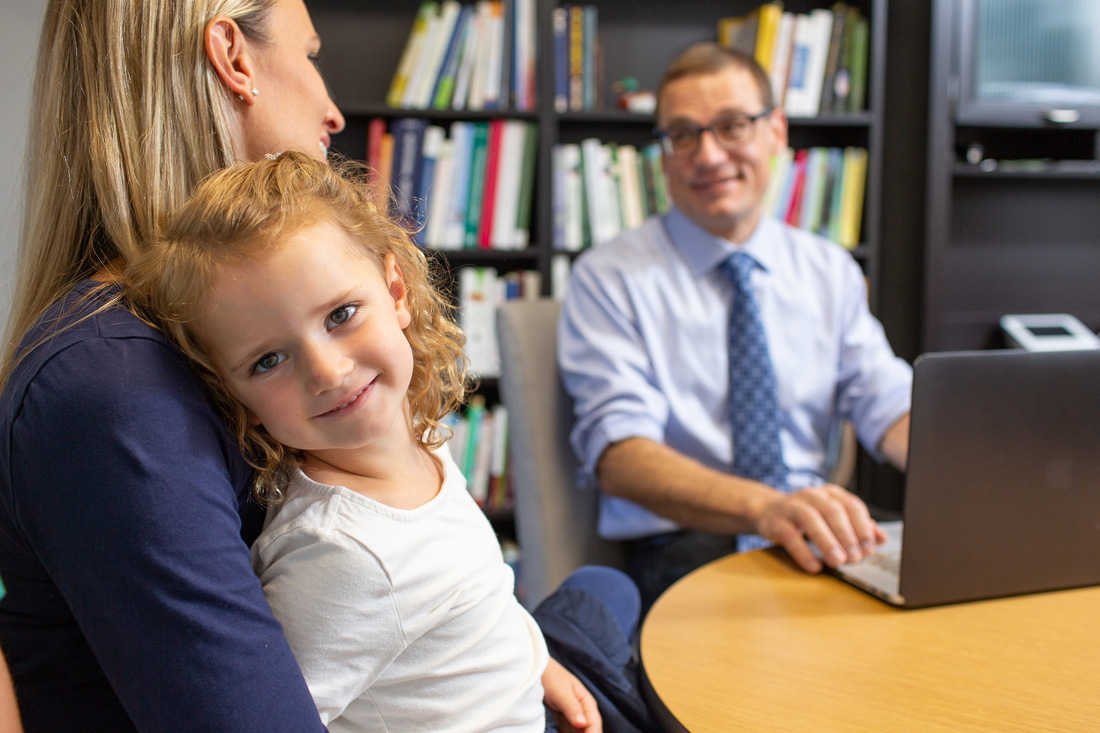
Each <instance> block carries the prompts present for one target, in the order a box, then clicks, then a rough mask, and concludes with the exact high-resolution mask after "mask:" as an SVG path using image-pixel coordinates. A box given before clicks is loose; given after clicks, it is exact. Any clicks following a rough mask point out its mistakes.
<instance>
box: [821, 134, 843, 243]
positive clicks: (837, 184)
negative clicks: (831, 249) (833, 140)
mask: <svg viewBox="0 0 1100 733" xmlns="http://www.w3.org/2000/svg"><path fill="white" fill-rule="evenodd" d="M843 178H844V151H843V150H841V149H840V148H829V163H828V166H827V171H826V178H825V181H826V183H825V195H824V197H823V198H824V205H823V208H822V213H821V223H820V224H819V225H818V227H817V230H816V231H817V233H818V234H820V235H821V236H823V237H825V238H826V239H831V240H833V241H834V242H835V241H836V234H837V232H838V231H839V228H838V224H839V222H838V221H837V220H838V219H839V218H840V204H841V201H842V196H841V194H842V193H843V188H844V181H843Z"/></svg>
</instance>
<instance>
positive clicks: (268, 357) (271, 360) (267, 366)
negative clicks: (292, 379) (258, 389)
mask: <svg viewBox="0 0 1100 733" xmlns="http://www.w3.org/2000/svg"><path fill="white" fill-rule="evenodd" d="M284 361H286V354H282V353H280V352H278V351H272V352H271V353H270V354H264V355H263V356H261V357H260V358H259V360H258V361H257V362H256V364H255V366H253V367H252V373H253V374H263V373H264V372H269V371H271V370H272V369H274V368H275V367H277V366H279V365H280V364H282V363H283V362H284Z"/></svg>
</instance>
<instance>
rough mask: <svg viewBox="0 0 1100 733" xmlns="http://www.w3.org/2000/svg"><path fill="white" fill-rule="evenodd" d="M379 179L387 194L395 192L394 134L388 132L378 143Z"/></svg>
mask: <svg viewBox="0 0 1100 733" xmlns="http://www.w3.org/2000/svg"><path fill="white" fill-rule="evenodd" d="M378 180H379V182H380V183H382V184H383V185H384V187H385V188H384V190H385V192H386V195H388V196H390V195H392V194H393V134H392V133H389V132H387V133H386V134H384V135H383V136H382V141H381V142H380V143H379V145H378Z"/></svg>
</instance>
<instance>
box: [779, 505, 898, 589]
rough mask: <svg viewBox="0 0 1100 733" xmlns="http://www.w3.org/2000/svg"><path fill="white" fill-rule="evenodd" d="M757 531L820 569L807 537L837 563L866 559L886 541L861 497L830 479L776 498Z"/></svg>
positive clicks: (809, 567) (810, 569) (810, 566)
mask: <svg viewBox="0 0 1100 733" xmlns="http://www.w3.org/2000/svg"><path fill="white" fill-rule="evenodd" d="M757 534H759V535H760V536H761V537H764V538H766V539H769V540H771V541H772V542H775V543H776V544H778V545H782V546H783V547H784V548H785V549H786V550H787V552H788V553H790V556H791V557H792V558H793V559H794V561H795V562H796V563H798V564H799V565H800V566H801V567H802V569H803V570H805V571H806V572H808V573H817V572H820V571H821V561H820V560H818V558H817V556H816V555H814V553H813V551H812V550H811V549H810V546H809V544H807V543H808V542H813V543H814V544H815V545H817V548H818V549H819V550H820V551H821V556H822V557H823V558H824V559H825V562H826V564H828V565H829V567H834V568H835V567H837V566H838V565H843V564H845V563H849V562H857V561H859V560H862V559H863V558H865V557H867V556H868V555H871V554H873V553H874V551H875V548H876V547H877V546H878V545H881V544H882V543H883V542H885V541H886V533H885V532H884V531H883V530H882V528H881V527H879V526H878V525H877V524H875V522H874V520H872V519H871V515H870V513H869V512H868V511H867V506H866V505H865V504H864V503H863V502H862V501H860V499H859V497H857V496H856V495H855V494H852V493H851V492H849V491H847V490H846V489H843V488H841V487H839V486H834V485H832V484H826V485H824V486H813V487H810V488H807V489H802V490H801V491H796V492H794V493H791V494H782V495H780V496H778V497H776V498H775V499H774V500H773V501H772V502H771V503H770V504H768V506H767V507H766V508H765V509H764V511H763V513H762V514H761V515H760V519H759V521H758V523H757Z"/></svg>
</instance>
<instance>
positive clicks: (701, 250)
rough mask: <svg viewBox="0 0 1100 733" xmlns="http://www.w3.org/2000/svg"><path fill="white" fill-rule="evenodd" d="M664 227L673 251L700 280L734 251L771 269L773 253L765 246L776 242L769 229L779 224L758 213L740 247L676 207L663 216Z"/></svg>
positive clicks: (762, 266) (763, 267) (766, 269)
mask: <svg viewBox="0 0 1100 733" xmlns="http://www.w3.org/2000/svg"><path fill="white" fill-rule="evenodd" d="M664 226H665V232H666V233H667V234H668V238H669V240H670V241H671V242H672V246H673V248H674V249H675V250H676V251H677V252H679V253H680V256H681V257H683V258H684V261H685V262H687V263H688V267H690V268H691V271H692V272H693V273H694V274H695V276H696V277H702V276H704V275H706V274H707V273H709V272H710V271H711V270H714V269H716V268H718V266H719V265H721V264H722V263H723V262H725V261H726V260H727V259H729V256H730V255H731V254H733V253H734V252H745V253H746V254H748V255H749V256H751V257H752V258H753V259H754V260H756V262H757V263H758V264H759V265H760V267H761V268H762V269H764V270H765V271H769V270H771V263H772V260H773V259H774V252H773V251H772V249H773V248H772V247H770V246H768V243H769V242H774V241H775V239H774V237H773V235H772V230H773V227H776V226H778V224H777V223H776V222H775V221H774V220H773V219H772V218H771V217H769V216H765V215H764V214H761V215H760V221H759V222H758V223H757V225H756V229H754V230H753V232H752V234H750V235H749V238H748V239H746V240H745V241H744V242H743V243H742V244H740V245H737V244H733V243H732V242H730V241H729V240H728V239H723V238H722V237H718V236H715V235H713V234H711V233H710V232H708V231H707V230H705V229H703V228H702V227H700V226H699V225H698V224H696V223H695V222H693V221H692V220H691V219H689V218H688V217H687V215H685V214H684V212H682V211H680V210H679V209H678V208H676V207H673V208H672V209H671V210H670V211H669V212H668V213H667V214H665V216H664Z"/></svg>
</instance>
